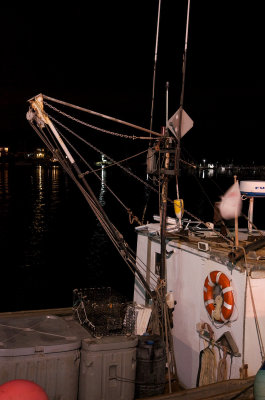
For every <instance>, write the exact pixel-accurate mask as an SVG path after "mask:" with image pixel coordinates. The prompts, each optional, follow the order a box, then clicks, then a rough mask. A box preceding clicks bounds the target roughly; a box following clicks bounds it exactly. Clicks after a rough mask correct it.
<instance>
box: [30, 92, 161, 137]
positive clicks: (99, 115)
mask: <svg viewBox="0 0 265 400" xmlns="http://www.w3.org/2000/svg"><path fill="white" fill-rule="evenodd" d="M42 96H43V98H44V99H46V100H50V101H53V102H55V103H59V104H62V105H65V106H68V107H72V108H75V109H76V110H80V111H84V112H87V113H89V114H92V115H95V116H98V117H102V118H105V119H108V120H110V121H114V122H117V123H119V124H123V125H127V126H130V127H131V128H135V129H138V130H140V131H143V132H147V133H149V134H150V133H151V134H152V135H155V136H158V137H161V136H162V135H161V134H160V133H158V132H155V131H151V130H150V129H146V128H142V127H141V126H138V125H135V124H131V123H130V122H126V121H122V120H121V119H117V118H113V117H110V116H108V115H105V114H101V113H98V112H96V111H92V110H89V109H87V108H84V107H79V106H75V105H74V104H70V103H67V102H65V101H61V100H57V99H54V98H53V97H49V96H46V95H44V94H43V95H42ZM36 97H37V96H34V97H33V98H32V99H30V100H29V101H33V99H35V98H36Z"/></svg>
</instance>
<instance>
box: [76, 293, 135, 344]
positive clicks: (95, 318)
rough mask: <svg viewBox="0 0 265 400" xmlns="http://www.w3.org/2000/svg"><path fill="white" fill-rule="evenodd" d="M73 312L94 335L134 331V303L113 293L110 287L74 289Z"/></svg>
mask: <svg viewBox="0 0 265 400" xmlns="http://www.w3.org/2000/svg"><path fill="white" fill-rule="evenodd" d="M73 313H74V317H75V319H77V320H78V321H79V323H80V324H81V325H82V326H84V327H85V328H86V329H87V330H89V332H90V333H91V334H92V335H93V336H95V337H97V336H110V335H130V334H134V332H135V321H136V313H135V306H134V304H133V303H132V302H128V301H125V299H124V298H123V297H122V296H117V295H113V294H112V291H111V288H110V287H107V288H85V289H74V290H73Z"/></svg>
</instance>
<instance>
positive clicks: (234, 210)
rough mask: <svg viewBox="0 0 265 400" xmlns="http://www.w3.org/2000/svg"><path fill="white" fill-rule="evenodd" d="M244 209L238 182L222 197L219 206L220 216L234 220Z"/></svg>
mask: <svg viewBox="0 0 265 400" xmlns="http://www.w3.org/2000/svg"><path fill="white" fill-rule="evenodd" d="M241 209H242V199H241V193H240V189H239V184H238V181H236V182H235V183H234V184H233V186H231V187H230V188H229V189H228V191H227V192H226V193H225V194H224V196H222V197H221V202H220V204H219V210H220V214H221V216H222V217H223V218H224V219H232V218H235V217H236V216H239V215H240V213H241Z"/></svg>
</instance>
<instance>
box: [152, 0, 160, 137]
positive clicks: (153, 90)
mask: <svg viewBox="0 0 265 400" xmlns="http://www.w3.org/2000/svg"><path fill="white" fill-rule="evenodd" d="M160 9H161V0H159V3H158V15H157V26H156V45H155V57H154V72H153V88H152V105H151V119H150V130H152V127H153V116H154V100H155V80H156V64H157V49H158V36H159V24H160Z"/></svg>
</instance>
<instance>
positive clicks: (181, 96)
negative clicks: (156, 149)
mask: <svg viewBox="0 0 265 400" xmlns="http://www.w3.org/2000/svg"><path fill="white" fill-rule="evenodd" d="M189 19H190V0H188V7H187V19H186V34H185V44H184V54H183V63H182V87H181V94H180V108H179V111H180V113H179V120H178V132H177V140H178V143H177V148H176V155H175V170H176V190H177V198H178V199H179V189H178V175H179V160H180V139H181V123H182V112H183V102H184V88H185V77H186V64H187V51H188V32H189Z"/></svg>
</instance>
